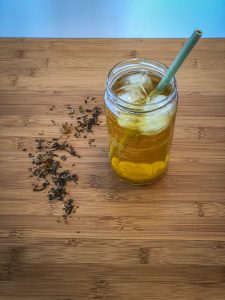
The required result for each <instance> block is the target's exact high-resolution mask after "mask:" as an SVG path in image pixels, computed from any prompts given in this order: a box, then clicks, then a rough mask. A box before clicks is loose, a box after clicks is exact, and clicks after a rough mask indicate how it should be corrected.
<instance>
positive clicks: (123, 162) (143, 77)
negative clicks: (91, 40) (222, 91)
mask: <svg viewBox="0 0 225 300" xmlns="http://www.w3.org/2000/svg"><path fill="white" fill-rule="evenodd" d="M160 75H161V76H162V75H163V74H160V73H156V72H154V71H152V70H151V69H150V70H148V69H146V68H145V69H143V70H142V69H141V68H140V69H135V70H131V71H129V70H127V71H126V72H125V73H123V74H120V76H118V77H117V78H116V79H114V81H113V82H111V93H112V95H113V101H112V99H109V96H108V98H107V95H106V118H107V125H108V131H109V137H110V142H109V143H110V146H109V158H110V163H111V166H112V169H113V171H114V172H115V173H116V174H117V175H118V176H119V177H120V178H121V179H123V180H125V181H128V182H130V183H134V184H143V183H149V182H152V181H155V180H156V179H157V178H159V177H160V176H161V175H162V174H163V173H164V171H165V170H166V168H167V165H168V160H169V153H170V146H171V142H172V135H173V127H174V122H175V115H176V108H177V95H175V96H174V97H171V95H172V93H173V92H174V86H172V84H171V85H169V86H168V87H167V88H166V89H165V90H164V91H163V93H162V94H160V95H156V96H154V97H153V98H151V99H150V98H149V96H148V95H149V94H150V92H151V91H152V90H153V89H154V88H155V87H156V86H157V84H158V82H159V81H160V79H161V76H160ZM170 98H171V99H170Z"/></svg>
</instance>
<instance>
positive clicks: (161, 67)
mask: <svg viewBox="0 0 225 300" xmlns="http://www.w3.org/2000/svg"><path fill="white" fill-rule="evenodd" d="M129 63H131V64H132V63H133V65H137V66H138V65H140V67H141V66H145V67H147V68H146V69H149V70H151V71H152V72H153V71H154V70H155V71H156V68H158V69H157V70H158V73H159V74H161V75H162V76H163V75H164V74H165V73H166V71H167V70H168V67H167V66H166V65H165V64H163V63H161V62H159V61H157V60H152V59H145V58H131V59H127V60H123V61H121V62H119V63H117V64H116V65H115V66H113V67H112V68H111V69H110V71H109V74H108V76H107V80H106V89H107V91H108V92H109V95H110V96H111V98H112V99H113V100H114V103H115V104H116V105H119V106H120V107H121V108H123V109H126V110H131V111H133V112H135V111H136V110H137V111H136V112H138V111H139V110H140V109H143V108H145V110H144V111H143V110H141V111H142V112H147V111H154V110H157V109H161V108H162V107H164V106H165V105H167V104H168V103H169V102H171V101H173V99H174V98H175V96H176V95H177V85H176V79H175V76H174V77H173V78H172V79H171V80H170V85H171V87H172V90H171V92H170V94H169V95H168V96H165V98H164V99H162V100H160V101H158V102H157V105H156V103H151V101H150V102H149V103H147V104H146V103H145V104H142V103H130V102H128V101H125V100H123V99H121V98H120V97H119V96H118V95H116V94H115V93H114V92H113V90H112V88H111V87H112V86H113V84H111V85H110V78H111V77H112V76H113V72H114V71H115V70H117V69H120V68H121V67H123V66H126V64H129ZM151 66H152V68H151ZM154 66H155V68H153V67H154ZM129 68H130V67H129V65H128V66H127V70H129ZM124 70H126V68H124ZM160 71H161V72H160ZM119 75H121V74H119ZM118 78H119V76H117V77H116V79H118ZM114 82H115V80H114ZM114 82H113V83H114ZM118 99H119V101H116V100H118ZM161 105H162V106H161ZM130 106H132V107H133V108H132V109H130V108H129V107H130ZM146 109H147V111H146Z"/></svg>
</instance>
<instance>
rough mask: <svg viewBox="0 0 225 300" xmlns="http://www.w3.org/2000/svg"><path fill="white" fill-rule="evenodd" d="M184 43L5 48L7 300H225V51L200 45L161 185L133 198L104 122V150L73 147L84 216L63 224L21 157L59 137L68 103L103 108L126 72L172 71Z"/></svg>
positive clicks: (4, 43)
mask: <svg viewBox="0 0 225 300" xmlns="http://www.w3.org/2000/svg"><path fill="white" fill-rule="evenodd" d="M183 42H184V40H183V39H67V40H65V39H1V41H0V60H1V64H0V68H1V72H0V113H1V118H0V128H1V132H0V135H1V143H0V151H1V156H0V160H1V172H0V173H1V174H0V182H1V187H0V198H1V200H0V215H1V216H0V236H1V246H0V267H1V271H0V299H4V300H14V299H15V300H24V299H25V300H50V299H55V300H77V299H79V300H80V299H84V300H88V299H104V300H108V299H115V300H123V299H129V300H150V299H153V300H157V299H179V300H180V299H187V300H192V299H196V300H201V299H202V300H203V299H207V300H211V299H212V300H218V299H224V293H225V273H224V270H225V269H224V263H225V218H224V216H225V206H224V204H225V199H224V198H225V196H224V195H225V193H224V192H225V184H224V171H225V156H224V154H225V143H224V140H225V128H224V125H225V40H222V39H203V40H201V41H200V42H199V44H198V46H197V47H196V48H195V49H194V51H193V52H192V54H191V55H190V56H189V58H188V59H187V61H186V62H185V63H184V65H183V67H182V69H181V70H180V71H179V73H178V75H177V82H178V89H179V101H180V102H179V109H178V115H177V121H176V128H175V134H174V140H173V147H172V154H171V160H170V166H169V169H168V172H167V174H166V176H165V177H163V178H162V179H161V180H160V181H158V182H157V183H155V184H153V185H151V186H143V187H135V186H131V185H128V184H125V183H123V182H121V181H120V180H118V179H117V178H116V176H114V175H113V174H112V172H111V170H110V168H109V165H108V160H107V140H106V136H107V130H106V126H105V119H104V116H103V117H102V121H103V123H102V125H101V126H100V128H99V129H97V130H96V133H95V136H96V144H97V146H96V148H90V147H89V146H88V144H87V141H85V140H83V139H81V140H77V139H75V138H74V139H73V140H72V143H73V144H74V145H75V147H76V149H78V151H79V152H80V153H81V155H82V158H81V159H80V160H79V159H76V166H75V167H74V168H75V170H76V171H77V172H78V174H79V178H80V179H79V184H78V186H77V187H76V188H74V190H72V193H73V194H74V195H75V198H76V201H77V204H78V205H79V209H78V210H77V212H76V214H74V215H73V217H72V218H71V219H69V224H65V223H57V222H56V220H57V216H58V215H60V214H61V206H60V205H61V204H60V203H59V205H58V204H57V205H55V206H54V205H52V204H49V203H48V201H47V198H46V195H45V192H40V193H34V192H33V191H32V185H31V184H32V179H31V178H30V177H29V173H28V170H27V169H28V167H30V159H29V158H28V157H27V152H23V151H21V149H22V148H23V147H27V148H28V150H30V149H31V150H32V149H33V148H34V140H35V138H36V137H37V136H38V133H39V132H41V131H43V133H44V136H45V137H49V136H54V135H56V134H59V126H58V124H60V123H61V122H63V121H65V120H68V115H67V113H66V108H65V105H66V104H71V105H73V106H74V107H78V106H79V105H80V104H81V103H82V101H83V99H84V98H85V97H86V96H91V97H92V96H95V97H97V99H98V103H100V104H101V105H102V104H103V93H104V82H105V79H106V76H107V73H108V71H109V69H110V68H111V67H112V66H113V65H115V64H116V63H117V62H119V61H121V60H124V59H128V58H132V57H149V58H152V59H155V60H159V61H162V62H163V63H165V64H167V65H168V64H170V62H171V61H172V59H173V58H174V56H175V55H176V53H177V52H178V51H179V49H180V48H181V46H182V44H183ZM52 105H55V106H56V108H55V109H54V110H53V111H51V110H49V108H50V107H51V106H52ZM51 119H54V120H55V121H56V126H53V124H52V123H51ZM68 163H69V162H68Z"/></svg>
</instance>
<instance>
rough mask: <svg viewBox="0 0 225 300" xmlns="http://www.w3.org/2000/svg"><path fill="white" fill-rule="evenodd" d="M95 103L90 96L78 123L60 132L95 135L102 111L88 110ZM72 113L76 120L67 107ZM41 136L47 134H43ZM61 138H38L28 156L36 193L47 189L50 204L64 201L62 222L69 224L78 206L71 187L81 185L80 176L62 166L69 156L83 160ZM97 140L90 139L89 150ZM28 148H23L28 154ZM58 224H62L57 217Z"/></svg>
mask: <svg viewBox="0 0 225 300" xmlns="http://www.w3.org/2000/svg"><path fill="white" fill-rule="evenodd" d="M90 100H91V101H94V100H95V97H92V98H91V99H89V97H87V98H86V99H85V100H84V106H85V107H83V106H82V105H80V106H79V112H80V115H79V116H77V118H76V119H75V121H76V124H74V125H73V124H69V123H68V122H64V123H62V125H61V127H60V131H61V133H62V134H63V135H64V134H66V135H68V136H67V138H70V134H73V135H74V136H75V137H77V138H79V137H82V136H83V138H87V137H88V135H89V134H93V128H94V127H95V126H98V125H99V120H98V118H99V115H100V114H101V109H100V108H99V107H97V106H95V107H93V105H91V107H88V108H87V107H86V106H87V105H88V103H89V102H88V101H90ZM66 108H67V109H68V110H69V113H68V115H69V117H71V118H73V117H74V115H75V110H74V109H73V108H72V107H71V105H69V104H68V105H66ZM54 109H55V105H53V106H51V107H50V109H49V110H51V111H52V110H54ZM51 122H52V124H53V125H56V122H55V121H54V120H51ZM39 135H42V136H43V135H44V133H43V132H41V133H39ZM61 139H62V136H61V137H52V138H51V139H50V140H49V139H46V138H43V137H41V138H37V139H36V140H35V141H36V151H35V153H34V154H33V153H28V157H29V158H30V159H31V160H32V164H33V167H32V168H29V171H30V172H31V175H30V176H31V177H33V178H35V182H34V183H33V191H34V192H40V191H44V190H46V189H47V196H48V200H49V201H62V202H63V220H64V221H65V222H67V221H66V220H67V217H68V216H69V215H71V213H72V212H75V209H76V208H78V207H79V206H76V205H75V200H74V199H73V198H71V197H69V192H68V184H71V183H73V184H78V175H77V174H75V173H74V172H71V171H70V170H68V169H65V168H64V167H63V164H64V161H66V160H67V157H71V158H70V159H72V158H73V157H76V158H80V157H81V156H80V155H79V154H78V153H77V151H76V150H75V148H74V146H73V145H71V144H70V143H69V142H68V141H67V140H64V141H62V140H61ZM94 142H95V139H94V138H89V140H88V145H89V146H90V147H95V146H96V145H95V144H94ZM26 150H27V148H26V149H25V148H23V151H26ZM62 151H65V152H67V153H68V154H69V155H68V156H66V155H64V154H62ZM71 166H72V167H74V166H75V163H74V161H73V162H72V164H71ZM57 222H59V223H61V222H60V219H59V218H58V220H57Z"/></svg>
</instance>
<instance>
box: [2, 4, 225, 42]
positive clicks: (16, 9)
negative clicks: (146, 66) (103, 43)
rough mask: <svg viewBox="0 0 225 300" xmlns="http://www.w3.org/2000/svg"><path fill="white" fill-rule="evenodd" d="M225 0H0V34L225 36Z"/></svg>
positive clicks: (131, 36)
mask: <svg viewBox="0 0 225 300" xmlns="http://www.w3.org/2000/svg"><path fill="white" fill-rule="evenodd" d="M224 20H225V0H168V1H167V0H108V1H107V0H0V36H1V37H89V38H90V37H91V38H95V37H128V38H133V37H141V38H149V37H159V38H162V37H188V36H189V35H190V33H191V32H192V31H193V29H195V28H200V29H201V30H202V31H203V33H204V37H225V21H224Z"/></svg>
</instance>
